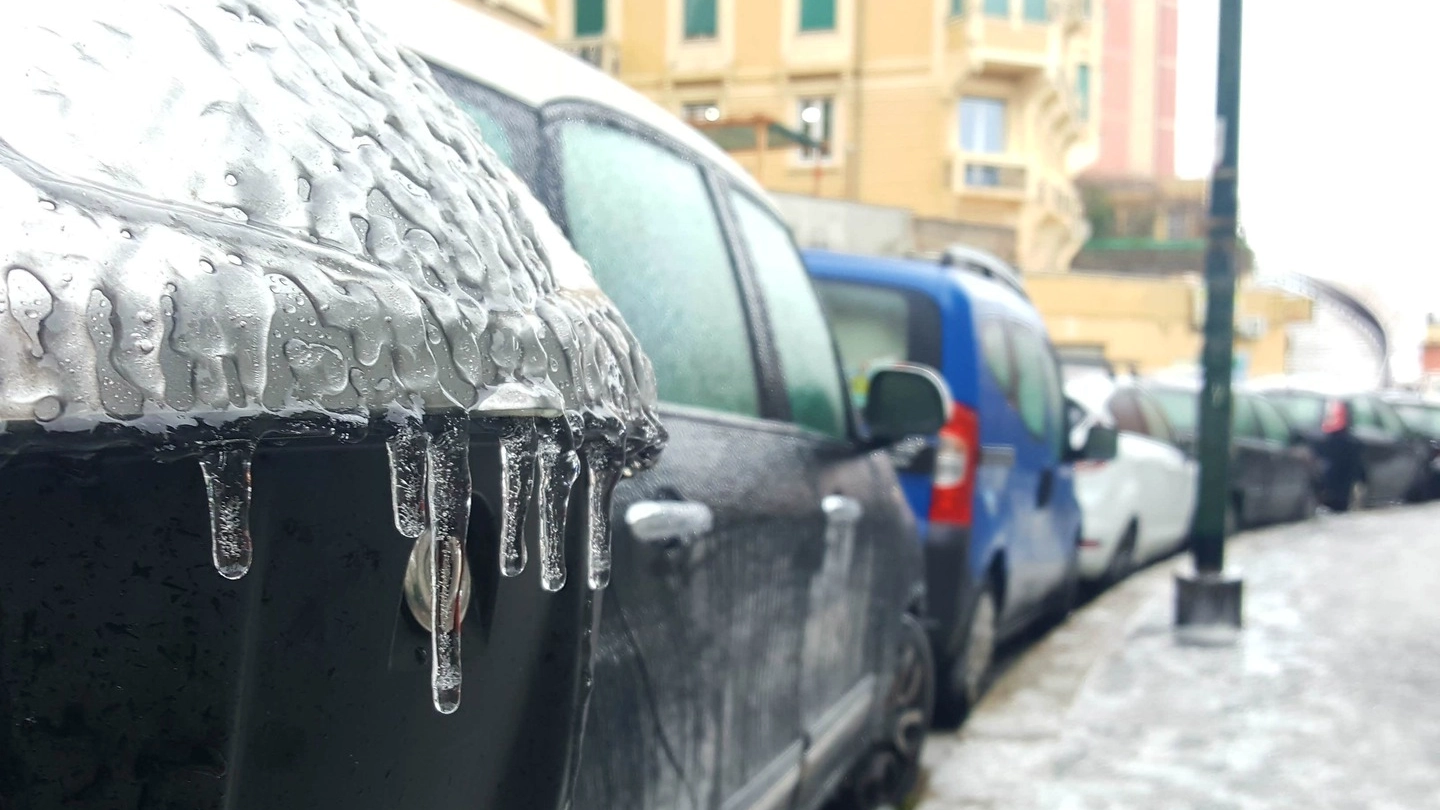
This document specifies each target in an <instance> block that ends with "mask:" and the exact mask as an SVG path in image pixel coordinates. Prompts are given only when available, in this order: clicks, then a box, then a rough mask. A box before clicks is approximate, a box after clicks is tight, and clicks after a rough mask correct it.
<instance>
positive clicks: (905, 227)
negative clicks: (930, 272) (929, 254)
mask: <svg viewBox="0 0 1440 810" xmlns="http://www.w3.org/2000/svg"><path fill="white" fill-rule="evenodd" d="M771 197H772V198H773V199H774V200H775V205H776V207H778V208H779V209H780V214H781V216H782V217H784V219H785V222H786V224H788V225H789V226H790V229H791V230H792V231H794V232H795V241H796V242H799V243H800V246H801V247H806V248H823V249H825V250H838V251H843V252H846V253H867V254H871V255H875V256H903V255H905V254H906V253H908V252H910V251H911V250H914V249H915V238H914V217H913V216H912V215H911V213H910V211H908V210H907V209H904V208H887V207H883V206H878V205H862V204H859V203H852V202H846V201H844V200H827V199H822V198H817V197H806V196H801V195H798V194H779V193H777V194H771Z"/></svg>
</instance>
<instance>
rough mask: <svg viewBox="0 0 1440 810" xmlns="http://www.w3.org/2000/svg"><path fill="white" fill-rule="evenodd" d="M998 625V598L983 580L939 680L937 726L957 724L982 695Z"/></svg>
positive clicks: (991, 586) (988, 673) (996, 637)
mask: <svg viewBox="0 0 1440 810" xmlns="http://www.w3.org/2000/svg"><path fill="white" fill-rule="evenodd" d="M999 625H1000V609H999V599H997V597H996V595H995V586H994V585H993V584H991V581H990V578H989V577H986V579H985V583H984V585H982V586H981V589H980V594H979V596H977V597H976V599H975V605H974V607H972V608H971V610H970V617H969V622H967V623H966V625H965V635H964V637H963V638H962V639H961V642H960V652H959V654H958V655H956V656H955V659H954V660H953V661H951V662H950V665H949V666H948V667H946V671H945V672H944V673H943V675H942V677H941V679H940V694H939V695H938V708H937V720H938V722H939V723H940V724H942V725H946V726H953V725H959V724H960V723H961V722H963V721H964V719H965V716H966V715H968V714H969V713H970V710H971V709H972V708H974V706H975V704H976V703H977V702H979V700H980V697H981V695H983V694H984V693H985V687H986V686H987V685H988V684H987V679H988V678H989V676H990V666H991V664H992V663H993V662H994V660H995V646H996V643H997V640H998V637H999Z"/></svg>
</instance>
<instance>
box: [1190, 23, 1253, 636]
mask: <svg viewBox="0 0 1440 810" xmlns="http://www.w3.org/2000/svg"><path fill="white" fill-rule="evenodd" d="M1241 12H1242V0H1220V48H1219V68H1218V70H1217V71H1216V73H1217V76H1216V90H1215V125H1216V139H1215V142H1216V149H1218V150H1219V153H1218V154H1217V155H1216V156H1215V168H1214V175H1213V176H1212V178H1211V181H1210V221H1209V226H1208V227H1209V238H1208V243H1207V245H1206V247H1205V292H1206V296H1205V348H1204V354H1203V365H1204V369H1205V383H1204V386H1203V387H1202V388H1201V392H1200V403H1199V407H1200V435H1199V439H1200V442H1199V447H1200V492H1199V497H1198V503H1197V506H1196V513H1195V537H1194V544H1193V548H1194V560H1195V575H1194V576H1193V577H1189V578H1187V577H1185V576H1181V577H1180V578H1179V581H1178V591H1177V599H1176V623H1177V624H1178V625H1181V626H1186V625H1211V626H1216V625H1225V626H1234V627H1237V628H1238V627H1239V626H1240V581H1239V579H1238V578H1232V577H1229V576H1227V575H1226V574H1225V531H1226V528H1227V527H1226V525H1225V524H1226V522H1227V521H1226V512H1227V511H1228V509H1227V507H1229V506H1230V380H1231V374H1232V373H1233V365H1234V355H1235V238H1236V224H1237V223H1236V211H1237V207H1238V206H1237V202H1236V180H1237V174H1238V172H1237V166H1238V164H1239V161H1238V158H1239V154H1238V152H1239V145H1240V137H1239V135H1240V20H1241Z"/></svg>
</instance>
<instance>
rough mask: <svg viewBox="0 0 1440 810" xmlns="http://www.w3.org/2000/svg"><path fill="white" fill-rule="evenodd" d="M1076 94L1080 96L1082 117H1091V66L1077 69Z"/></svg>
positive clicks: (1081, 66)
mask: <svg viewBox="0 0 1440 810" xmlns="http://www.w3.org/2000/svg"><path fill="white" fill-rule="evenodd" d="M1075 94H1076V95H1078V96H1080V118H1081V119H1082V120H1089V119H1090V66H1089V65H1080V66H1079V67H1078V68H1076V69H1075Z"/></svg>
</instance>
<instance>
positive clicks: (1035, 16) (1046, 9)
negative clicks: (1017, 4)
mask: <svg viewBox="0 0 1440 810" xmlns="http://www.w3.org/2000/svg"><path fill="white" fill-rule="evenodd" d="M1025 19H1026V20H1029V21H1030V22H1045V21H1046V20H1048V19H1050V0H1025Z"/></svg>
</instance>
